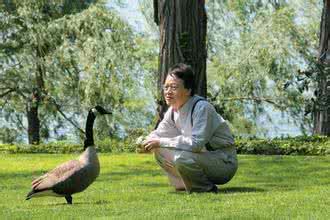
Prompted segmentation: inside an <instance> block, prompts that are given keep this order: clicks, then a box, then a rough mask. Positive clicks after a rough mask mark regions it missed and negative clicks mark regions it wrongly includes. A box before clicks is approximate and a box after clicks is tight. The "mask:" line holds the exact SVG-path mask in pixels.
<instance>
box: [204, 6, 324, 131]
mask: <svg viewBox="0 0 330 220" xmlns="http://www.w3.org/2000/svg"><path fill="white" fill-rule="evenodd" d="M207 6H208V15H209V27H208V30H209V32H208V39H209V41H208V48H209V60H210V62H208V79H210V81H209V83H208V91H209V93H210V95H209V97H210V98H211V99H212V100H214V101H213V102H214V104H215V105H216V107H217V109H218V111H219V112H220V113H221V114H222V115H223V116H224V118H226V119H227V120H229V121H230V122H231V123H232V124H233V130H234V132H235V133H237V134H242V135H256V134H265V135H267V130H260V126H256V119H257V118H258V117H260V116H261V115H263V121H264V122H265V121H267V124H269V123H272V124H275V125H276V123H277V119H275V120H276V121H271V117H270V114H269V113H271V112H273V110H277V111H282V112H283V113H286V114H288V115H289V116H290V121H291V123H295V124H296V125H298V126H300V127H301V130H302V131H303V132H304V131H306V130H307V131H309V129H310V127H311V123H310V122H311V119H310V117H307V116H306V115H304V112H305V103H306V102H307V101H308V100H309V94H310V93H311V92H310V91H307V90H308V88H309V89H311V86H310V87H308V86H306V84H305V83H304V81H302V80H301V78H302V74H300V72H301V71H299V70H300V69H305V67H306V66H308V64H309V63H310V61H311V60H313V59H314V56H315V54H316V50H315V47H316V44H317V36H316V34H315V33H316V32H317V23H318V22H319V21H317V20H316V19H315V17H316V15H318V13H319V8H320V7H319V5H318V3H317V2H316V1H313V0H310V1H302V0H301V1H300V0H299V1H258V0H248V1H215V0H212V1H209V2H208V5H207ZM305 89H306V90H305ZM264 124H265V123H264Z"/></svg>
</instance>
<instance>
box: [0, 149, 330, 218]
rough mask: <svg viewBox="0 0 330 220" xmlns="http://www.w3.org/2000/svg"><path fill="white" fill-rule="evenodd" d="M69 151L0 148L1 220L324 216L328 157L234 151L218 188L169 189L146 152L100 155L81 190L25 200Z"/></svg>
mask: <svg viewBox="0 0 330 220" xmlns="http://www.w3.org/2000/svg"><path fill="white" fill-rule="evenodd" d="M76 157H77V155H72V154H65V155H61V154H56V155H54V154H52V155H50V154H16V155H15V154H12V155H4V154H0V176H1V187H0V197H1V198H2V199H3V202H1V204H0V206H1V209H0V218H1V219H23V218H24V219H72V218H73V217H74V219H155V218H156V219H302V220H307V219H329V218H330V213H329V209H328V206H329V205H328V204H329V203H330V199H329V197H328V196H327V195H329V193H330V189H329V176H330V170H329V163H330V158H329V157H316V156H315V157H304V156H294V157H293V156H284V157H278V156H254V155H240V156H239V157H238V161H239V169H238V171H237V173H236V175H235V176H234V178H233V179H232V180H231V181H230V182H229V183H228V184H226V185H221V186H220V187H219V189H220V193H219V194H213V193H201V194H200V193H193V194H186V193H175V192H174V189H173V188H172V187H171V186H170V185H169V184H168V178H167V176H166V175H164V173H163V171H162V170H161V169H160V168H159V167H158V165H157V163H156V161H155V160H154V158H153V156H152V155H146V154H140V155H137V154H100V155H99V159H100V162H101V173H100V176H99V177H98V178H97V179H96V181H95V182H94V183H93V184H92V185H91V186H90V187H89V188H88V189H87V190H85V191H84V192H82V193H78V194H75V195H74V196H73V205H72V206H68V205H67V204H66V202H65V199H64V198H58V197H41V198H36V199H31V200H29V201H25V199H24V197H25V195H26V193H27V192H28V191H29V189H30V187H31V186H30V182H31V181H32V180H33V179H34V178H36V177H38V176H39V175H42V174H43V173H45V172H46V171H48V170H51V169H53V168H54V167H55V166H57V165H58V164H60V163H63V162H64V161H68V160H71V159H74V158H76Z"/></svg>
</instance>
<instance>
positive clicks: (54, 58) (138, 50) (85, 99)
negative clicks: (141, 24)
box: [0, 0, 156, 140]
mask: <svg viewBox="0 0 330 220" xmlns="http://www.w3.org/2000/svg"><path fill="white" fill-rule="evenodd" d="M8 2H9V3H10V4H11V5H12V7H11V8H12V10H11V9H10V10H9V9H8V7H9V6H8V7H1V8H0V9H1V11H0V16H1V17H2V18H4V19H1V22H2V25H1V28H0V31H1V32H2V33H4V34H3V35H2V37H3V39H2V41H1V42H0V47H1V48H3V49H4V50H1V52H0V65H1V67H2V68H1V70H0V73H1V75H0V78H1V83H0V94H1V97H2V96H3V98H2V99H1V100H0V105H1V107H2V111H1V113H0V114H1V117H4V119H5V120H6V122H7V123H11V124H13V125H14V126H16V127H17V130H18V132H25V131H26V130H27V129H26V127H27V125H26V123H25V122H24V121H25V119H26V106H27V105H38V106H39V115H38V116H39V119H40V121H41V131H42V132H41V135H42V136H43V137H44V139H45V140H46V139H47V138H49V137H54V136H55V137H56V136H63V135H64V136H70V135H71V136H72V135H76V136H79V135H80V134H79V133H78V130H76V128H73V127H72V126H71V125H69V123H68V122H67V121H68V120H70V121H71V123H73V124H75V126H77V125H79V124H80V125H81V126H79V127H82V125H83V124H84V122H83V120H82V119H84V118H85V116H86V113H87V110H88V109H89V108H91V107H92V106H94V105H96V104H99V105H103V106H105V107H106V108H108V109H112V111H113V117H112V118H111V119H109V118H105V119H104V120H101V121H99V122H98V123H97V124H96V127H97V129H96V130H97V132H96V136H97V137H98V138H104V137H106V136H108V135H109V130H112V131H111V132H112V135H114V136H117V137H118V136H119V137H122V136H123V135H125V134H126V133H125V129H126V128H128V127H130V128H136V127H145V126H146V125H147V124H149V120H151V119H150V118H152V117H151V114H152V110H150V109H152V107H151V106H150V105H152V104H150V103H151V101H150V100H147V99H145V98H144V97H146V96H147V97H148V91H146V90H145V87H146V85H145V84H152V83H150V82H149V81H150V80H151V79H152V78H151V79H149V80H146V81H145V82H144V79H148V75H146V77H145V75H144V73H145V72H144V71H142V66H143V65H145V64H146V63H147V62H151V61H150V60H149V61H146V60H145V58H144V57H146V58H147V57H152V56H153V55H151V54H155V52H151V51H150V50H149V49H147V48H148V47H149V48H150V46H147V45H148V44H149V43H148V40H145V39H142V38H141V37H139V36H137V35H135V34H134V33H133V32H132V30H131V28H130V27H129V25H128V24H127V23H126V22H124V21H123V19H122V18H120V17H119V16H118V15H117V14H116V12H115V11H110V10H109V9H108V8H106V7H105V6H104V4H103V3H102V2H101V3H94V1H73V2H71V1H55V2H51V3H50V2H49V1H41V0H39V1H23V2H19V1H8ZM155 57H156V56H154V57H152V59H151V60H153V61H152V62H154V60H155ZM146 66H148V64H147V65H146ZM149 75H150V73H149ZM35 88H37V90H38V92H39V93H40V97H39V99H38V100H36V99H34V98H33V97H31V94H32V91H33V90H34V89H35ZM8 91H9V92H8ZM7 92H8V94H7ZM149 97H150V95H149ZM59 110H61V113H60V114H59ZM63 116H65V117H63ZM78 122H81V123H78ZM109 126H110V128H109ZM63 132H64V133H65V134H63Z"/></svg>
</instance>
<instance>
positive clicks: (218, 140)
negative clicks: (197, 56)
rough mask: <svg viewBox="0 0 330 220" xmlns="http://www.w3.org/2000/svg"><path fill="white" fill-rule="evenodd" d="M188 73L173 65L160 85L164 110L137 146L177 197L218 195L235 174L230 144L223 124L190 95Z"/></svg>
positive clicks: (183, 67) (184, 67)
mask: <svg viewBox="0 0 330 220" xmlns="http://www.w3.org/2000/svg"><path fill="white" fill-rule="evenodd" d="M193 87H194V73H193V71H192V69H191V67H189V66H187V65H185V64H177V65H175V66H174V67H172V68H171V70H170V71H169V73H168V76H167V78H166V81H165V84H164V85H163V92H164V97H165V101H166V104H167V105H168V106H169V109H168V110H167V112H166V113H165V115H164V119H163V120H162V121H161V122H160V124H159V125H158V127H157V129H156V130H154V131H152V132H151V133H150V134H149V135H148V137H147V138H146V140H145V141H144V142H143V147H144V149H145V150H146V151H152V152H154V154H155V158H156V161H157V162H158V164H159V165H160V166H161V167H162V168H163V169H164V170H165V172H166V173H167V175H168V178H169V181H170V183H171V184H172V185H173V186H174V187H175V189H176V190H177V191H184V190H185V191H187V192H189V193H191V192H214V193H217V192H218V188H217V186H216V184H225V183H227V182H228V181H229V180H231V179H232V178H233V176H234V175H235V173H236V170H237V157H236V149H235V146H234V138H233V136H232V134H231V132H230V129H229V127H228V125H227V123H226V122H225V120H224V119H223V118H222V117H221V116H220V115H219V114H218V113H217V112H216V111H215V109H214V107H213V106H212V105H211V104H210V103H209V102H207V101H206V100H205V99H204V98H202V97H200V96H197V95H194V88H193Z"/></svg>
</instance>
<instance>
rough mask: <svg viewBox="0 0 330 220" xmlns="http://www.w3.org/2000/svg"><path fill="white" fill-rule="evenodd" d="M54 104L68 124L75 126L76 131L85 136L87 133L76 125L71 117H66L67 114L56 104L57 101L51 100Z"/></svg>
mask: <svg viewBox="0 0 330 220" xmlns="http://www.w3.org/2000/svg"><path fill="white" fill-rule="evenodd" d="M51 99H52V102H53V104H54V105H55V107H56V110H57V111H58V112H59V113H60V114H61V115H62V116H63V118H65V119H66V120H67V121H68V122H70V124H72V125H73V127H75V128H76V129H78V130H79V131H80V132H81V133H82V134H85V131H84V130H82V129H81V128H80V127H79V126H78V125H76V124H75V123H74V122H73V121H72V120H71V119H70V118H69V117H67V116H66V115H65V113H64V112H63V111H62V110H61V106H60V105H59V104H58V103H57V102H56V100H55V99H54V98H51Z"/></svg>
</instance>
